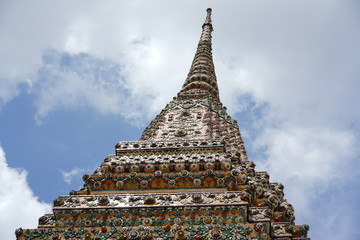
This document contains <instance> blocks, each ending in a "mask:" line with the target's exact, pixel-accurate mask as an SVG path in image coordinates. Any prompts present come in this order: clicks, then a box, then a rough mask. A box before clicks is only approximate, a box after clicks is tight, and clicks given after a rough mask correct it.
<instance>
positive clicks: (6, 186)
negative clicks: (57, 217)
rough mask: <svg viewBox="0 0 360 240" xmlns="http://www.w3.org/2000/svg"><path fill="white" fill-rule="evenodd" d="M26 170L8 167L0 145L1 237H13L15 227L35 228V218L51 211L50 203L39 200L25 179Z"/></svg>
mask: <svg viewBox="0 0 360 240" xmlns="http://www.w3.org/2000/svg"><path fill="white" fill-rule="evenodd" d="M26 175H27V173H26V171H25V170H19V169H14V168H10V167H9V166H8V164H7V162H6V158H5V153H4V151H3V149H2V148H1V147H0V181H1V183H2V184H1V188H0V213H1V216H2V217H1V218H0V229H1V238H2V239H15V233H14V232H15V229H17V228H19V227H22V228H35V227H37V220H38V218H39V217H41V216H42V215H43V214H45V213H51V206H50V204H47V203H44V202H39V200H38V198H37V197H36V196H34V193H33V192H32V190H31V188H30V187H29V185H28V183H27V180H26Z"/></svg>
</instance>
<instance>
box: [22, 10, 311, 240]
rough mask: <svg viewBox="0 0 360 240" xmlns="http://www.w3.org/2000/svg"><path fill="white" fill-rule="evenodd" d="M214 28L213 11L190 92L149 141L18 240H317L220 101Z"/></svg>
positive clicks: (112, 162) (122, 151) (170, 107)
mask: <svg viewBox="0 0 360 240" xmlns="http://www.w3.org/2000/svg"><path fill="white" fill-rule="evenodd" d="M212 30H213V27H212V23H211V9H207V16H206V20H205V23H204V24H203V26H202V34H201V37H200V41H199V44H198V48H197V51H196V54H195V57H194V61H193V63H192V65H191V68H190V71H189V74H188V76H187V78H186V80H185V83H184V85H183V87H182V89H181V90H180V92H179V93H178V95H177V96H176V97H175V98H174V99H173V100H172V101H171V102H170V103H169V104H167V105H166V107H165V108H164V109H163V110H162V111H161V112H160V114H159V115H158V116H156V117H155V119H154V120H153V121H152V122H151V123H150V124H149V126H148V127H147V128H146V129H145V130H144V132H143V134H142V136H141V138H140V140H139V141H136V142H119V143H117V144H116V146H115V154H114V155H110V156H108V157H106V158H105V159H104V161H103V162H102V163H101V165H100V167H99V168H98V169H97V170H96V171H95V172H94V173H93V174H85V175H84V176H83V180H84V187H83V188H82V189H80V190H79V191H72V192H71V193H70V195H69V196H60V197H58V198H57V199H55V200H54V207H53V214H49V215H45V216H42V217H40V219H39V226H38V228H37V229H21V228H20V229H17V230H16V237H17V239H18V240H23V239H53V240H55V239H57V240H60V239H83V240H91V239H124V240H125V239H129V240H131V239H132V240H136V239H138V240H140V239H142V240H146V239H157V240H160V239H168V240H170V239H191V240H201V239H208V240H213V239H249V240H270V239H277V240H291V239H292V240H300V239H303V240H305V239H307V240H308V239H309V238H307V231H308V229H309V227H308V226H307V225H301V226H296V225H294V219H295V217H294V209H293V207H292V206H291V204H289V203H287V201H286V200H285V199H284V193H283V188H284V187H283V185H281V184H279V183H270V182H269V175H268V174H267V173H266V172H256V171H255V169H254V168H255V164H254V163H253V162H251V161H249V160H248V158H247V155H246V151H245V147H244V144H243V141H242V139H241V135H240V131H239V128H238V125H237V122H236V120H233V119H232V118H231V116H229V115H228V114H227V112H226V108H225V107H224V106H223V105H222V104H221V102H220V99H219V90H218V86H217V80H216V75H215V71H214V64H213V60H212V53H211V32H212ZM279 167H281V166H279Z"/></svg>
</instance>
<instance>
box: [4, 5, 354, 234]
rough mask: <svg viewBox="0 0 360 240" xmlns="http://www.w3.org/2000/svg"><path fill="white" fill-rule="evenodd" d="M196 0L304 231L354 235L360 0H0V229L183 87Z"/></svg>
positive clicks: (195, 34) (34, 210)
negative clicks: (208, 12)
mask: <svg viewBox="0 0 360 240" xmlns="http://www.w3.org/2000/svg"><path fill="white" fill-rule="evenodd" d="M207 7H212V9H213V26H214V30H215V31H214V32H213V56H214V62H215V67H216V73H217V77H218V83H219V88H220V96H221V99H222V102H223V103H224V104H225V105H226V106H227V107H228V111H229V112H230V113H231V114H232V116H233V117H234V118H236V119H237V120H238V121H239V125H240V129H241V132H242V135H243V138H244V140H245V144H246V147H247V150H248V152H249V157H250V160H252V161H254V162H255V164H256V165H257V167H256V169H257V170H258V171H264V170H266V171H268V172H269V173H270V176H271V177H270V180H271V181H273V182H281V183H283V184H284V185H285V198H287V199H288V201H289V202H290V203H292V204H293V205H294V207H295V216H296V223H297V224H309V225H310V236H311V237H312V238H313V239H326V240H337V239H357V238H358V235H359V233H360V232H359V228H358V219H359V217H360V211H359V210H358V202H359V199H360V184H359V183H358V182H359V180H358V179H359V177H360V170H359V169H360V166H359V160H358V159H359V157H360V151H359V143H360V121H359V118H360V109H359V106H360V98H359V91H360V66H359V65H360V44H359V43H360V2H359V1H357V0H354V1H351V0H349V1H347V0H338V1H337V0H323V1H320V0H294V1H285V0H284V1H280V0H274V1H254V0H251V1H250V0H249V1H239V0H236V1H204V0H202V1H191V0H188V1H185V0H183V1H165V0H163V1H154V0H153V1H145V0H143V1H140V0H139V1H137V0H131V1H130V0H129V1H110V0H109V1H89V0H86V1H85V0H84V1H41V0H32V1H25V0H24V1H10V0H2V1H0V146H1V148H0V180H1V182H2V184H1V186H2V187H1V189H0V213H1V216H2V217H1V218H0V232H1V236H2V237H1V239H4V240H7V239H14V235H13V232H14V230H15V228H18V227H20V226H22V227H25V228H26V227H36V225H37V219H38V218H39V217H40V216H41V215H42V214H43V213H46V212H51V206H52V200H53V199H54V198H56V197H58V196H59V195H65V194H68V193H69V191H70V190H72V189H79V188H80V187H81V185H82V180H81V175H82V174H84V173H91V172H92V171H93V170H94V169H95V168H96V167H97V166H98V165H99V164H100V162H101V161H102V160H103V158H104V157H106V156H107V155H109V154H112V153H113V152H114V145H115V143H116V142H118V141H127V140H137V139H138V138H139V136H140V135H141V132H142V130H143V129H144V128H145V127H146V125H147V123H149V121H150V120H151V119H152V118H153V117H154V116H155V115H156V114H157V113H158V112H159V111H160V110H161V109H162V108H163V107H164V106H165V104H166V103H167V102H169V101H170V100H171V99H172V97H173V96H175V94H176V93H177V91H178V90H180V87H181V85H182V83H183V81H184V80H185V77H186V75H187V72H188V70H189V67H190V64H191V61H192V58H193V56H194V53H195V50H196V45H197V42H198V40H199V37H200V32H201V25H202V23H203V21H204V18H205V14H206V12H205V10H206V8H207Z"/></svg>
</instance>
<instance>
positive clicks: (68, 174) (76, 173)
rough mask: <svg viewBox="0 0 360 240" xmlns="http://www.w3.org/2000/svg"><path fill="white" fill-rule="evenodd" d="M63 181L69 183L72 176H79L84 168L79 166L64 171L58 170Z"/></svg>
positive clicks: (83, 171)
mask: <svg viewBox="0 0 360 240" xmlns="http://www.w3.org/2000/svg"><path fill="white" fill-rule="evenodd" d="M60 172H61V174H62V176H63V178H64V181H65V182H66V183H67V184H71V182H72V181H73V179H74V178H79V177H80V175H81V174H83V173H85V172H87V171H86V170H85V169H81V168H73V169H71V171H69V172H66V171H62V170H61V171H60Z"/></svg>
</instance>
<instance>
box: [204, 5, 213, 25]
mask: <svg viewBox="0 0 360 240" xmlns="http://www.w3.org/2000/svg"><path fill="white" fill-rule="evenodd" d="M211 11H212V10H211V8H208V9H206V12H207V15H206V19H205V24H211Z"/></svg>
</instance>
